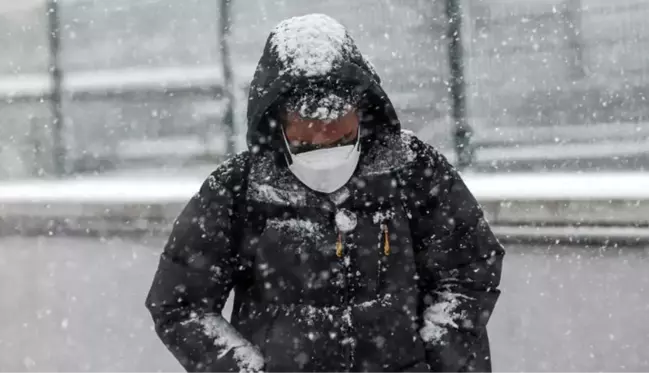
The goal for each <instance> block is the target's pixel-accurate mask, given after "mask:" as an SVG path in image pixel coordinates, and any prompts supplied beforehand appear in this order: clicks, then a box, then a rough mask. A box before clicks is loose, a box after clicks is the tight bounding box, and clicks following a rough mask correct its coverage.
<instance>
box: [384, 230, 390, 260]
mask: <svg viewBox="0 0 649 373" xmlns="http://www.w3.org/2000/svg"><path fill="white" fill-rule="evenodd" d="M383 254H384V255H385V256H388V255H390V233H389V232H388V224H387V223H385V224H383Z"/></svg>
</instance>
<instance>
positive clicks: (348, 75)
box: [147, 14, 504, 372]
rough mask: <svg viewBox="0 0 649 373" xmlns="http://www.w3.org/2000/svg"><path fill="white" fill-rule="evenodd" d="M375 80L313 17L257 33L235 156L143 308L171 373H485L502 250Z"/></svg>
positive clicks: (172, 245) (219, 173) (180, 233)
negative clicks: (244, 129)
mask: <svg viewBox="0 0 649 373" xmlns="http://www.w3.org/2000/svg"><path fill="white" fill-rule="evenodd" d="M379 83H380V80H379V77H378V76H377V75H376V72H375V71H374V69H373V68H372V67H371V66H370V64H369V63H368V62H367V61H366V60H365V59H364V58H363V56H362V55H361V54H360V52H359V51H358V48H357V47H356V46H355V45H354V43H353V41H352V39H351V37H350V36H349V34H348V33H347V31H346V30H345V28H344V27H343V26H342V25H340V24H339V23H338V22H336V21H335V20H333V19H331V18H329V17H327V16H325V15H318V14H314V15H307V16H303V17H296V18H291V19H288V20H285V21H283V22H281V23H280V24H279V25H278V26H277V27H276V28H275V29H274V30H273V31H272V32H271V34H270V37H269V39H268V41H267V43H266V47H265V49H264V53H263V56H262V57H261V60H260V62H259V65H258V67H257V70H256V72H255V76H254V78H253V81H252V86H251V88H250V97H249V107H248V136H247V140H248V147H249V151H246V152H243V153H241V154H239V155H237V156H235V157H234V158H232V159H230V160H229V161H226V162H225V163H224V164H222V165H220V166H219V167H218V168H217V169H216V171H214V173H212V175H211V176H210V177H209V178H208V179H207V180H206V181H205V183H204V184H203V186H202V187H201V189H200V191H199V192H198V193H197V194H196V195H195V196H194V197H193V198H192V199H191V201H190V202H189V203H188V205H187V206H186V207H185V209H184V210H183V212H182V213H181V214H180V216H179V218H178V220H177V221H176V223H175V226H174V229H173V232H172V233H171V237H170V238H169V241H168V243H167V245H166V247H165V249H164V252H163V254H162V256H161V259H160V263H159V267H158V271H157V273H156V275H155V278H154V280H153V285H152V287H151V291H150V293H149V296H148V299H147V306H148V308H149V310H150V311H151V314H152V316H153V319H154V321H155V325H156V330H157V333H158V335H159V336H160V338H161V339H162V341H163V342H164V343H165V345H166V346H167V347H168V348H169V350H170V351H171V352H172V353H173V354H174V355H175V357H176V358H177V359H178V360H179V362H180V363H181V364H182V365H183V366H184V367H185V369H187V370H190V371H239V370H244V371H262V370H263V371H413V372H414V371H430V370H432V371H472V370H478V371H488V370H490V369H491V362H490V353H489V342H488V338H487V331H486V325H487V321H488V319H489V316H490V315H491V313H492V311H493V309H494V305H495V303H496V299H497V298H498V295H499V291H498V290H497V287H498V284H499V282H500V271H501V262H502V257H503V254H504V251H503V248H502V247H501V245H500V244H499V243H498V241H497V240H496V238H495V237H494V235H493V234H492V233H491V231H490V229H489V226H488V224H487V222H486V221H485V219H484V217H483V214H482V211H481V209H480V207H479V205H478V203H477V202H476V200H475V199H474V198H473V196H472V195H471V193H470V192H469V191H468V189H467V187H466V186H465V184H464V183H463V182H462V180H461V178H460V176H459V175H458V173H457V172H456V171H455V170H454V169H453V168H452V167H451V165H449V164H448V162H447V161H446V160H445V158H444V157H443V156H442V155H440V154H439V153H438V152H437V151H435V150H434V149H433V148H432V147H431V146H429V145H427V144H424V143H422V142H421V141H420V140H418V139H417V138H416V137H414V136H413V135H410V134H407V133H404V132H402V131H401V129H400V124H399V120H398V119H397V115H396V113H395V110H394V108H393V106H392V104H391V103H390V101H389V99H388V98H387V95H386V94H385V92H384V91H383V89H382V88H381V86H380V84H379ZM231 290H234V295H235V296H234V309H233V313H232V317H231V320H230V322H228V321H227V320H226V319H225V318H224V317H222V316H221V313H222V311H223V307H224V304H225V302H226V299H227V298H228V295H229V294H230V292H231Z"/></svg>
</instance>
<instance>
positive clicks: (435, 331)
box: [419, 292, 471, 345]
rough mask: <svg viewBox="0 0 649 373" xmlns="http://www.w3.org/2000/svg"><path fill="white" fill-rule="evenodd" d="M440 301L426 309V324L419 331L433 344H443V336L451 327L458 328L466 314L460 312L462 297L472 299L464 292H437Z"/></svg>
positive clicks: (425, 339)
mask: <svg viewBox="0 0 649 373" xmlns="http://www.w3.org/2000/svg"><path fill="white" fill-rule="evenodd" d="M437 295H438V296H439V302H437V303H434V304H432V305H430V306H429V307H428V308H426V310H425V311H424V315H423V316H424V317H423V321H424V325H423V327H422V328H421V330H420V331H419V335H420V336H421V338H422V339H423V340H424V341H426V342H429V343H432V344H439V345H443V344H444V341H443V337H444V335H446V333H448V330H449V328H455V329H457V328H458V327H459V326H458V322H461V321H462V320H463V319H464V318H466V315H465V314H463V313H462V312H458V311H457V308H458V307H459V306H460V303H461V299H471V298H468V297H467V296H465V295H462V294H456V293H451V292H437Z"/></svg>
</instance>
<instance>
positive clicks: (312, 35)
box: [270, 14, 353, 77]
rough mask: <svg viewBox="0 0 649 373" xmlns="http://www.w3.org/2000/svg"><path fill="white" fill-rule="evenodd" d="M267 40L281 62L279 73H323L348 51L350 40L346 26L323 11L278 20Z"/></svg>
mask: <svg viewBox="0 0 649 373" xmlns="http://www.w3.org/2000/svg"><path fill="white" fill-rule="evenodd" d="M270 43H271V44H272V46H273V48H274V49H275V50H276V51H277V55H278V57H279V60H280V62H281V63H282V70H281V73H287V74H291V75H303V76H306V77H314V76H323V75H327V74H329V73H331V71H332V70H333V68H334V64H335V63H337V62H340V61H341V60H342V59H343V52H347V53H349V52H350V51H351V49H352V45H353V41H352V40H351V38H350V37H349V36H348V35H347V30H345V27H344V26H343V25H341V24H340V23H338V21H336V20H335V19H333V18H331V17H329V16H327V15H324V14H309V15H305V16H301V17H293V18H289V19H287V20H284V21H282V22H280V23H279V24H278V25H277V26H276V27H275V29H274V30H273V33H272V36H271V38H270Z"/></svg>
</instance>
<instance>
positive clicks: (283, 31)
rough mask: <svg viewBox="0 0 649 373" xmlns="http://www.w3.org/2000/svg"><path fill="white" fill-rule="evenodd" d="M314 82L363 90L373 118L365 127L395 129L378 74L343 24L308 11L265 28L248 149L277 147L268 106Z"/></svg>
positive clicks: (251, 104)
mask: <svg viewBox="0 0 649 373" xmlns="http://www.w3.org/2000/svg"><path fill="white" fill-rule="evenodd" d="M318 82H326V84H329V85H333V86H334V87H335V86H337V85H343V86H349V87H354V88H353V93H354V94H358V95H359V96H361V95H363V96H364V97H365V99H367V100H368V101H369V103H368V105H367V106H368V107H371V108H372V110H374V111H375V112H371V113H368V116H372V117H373V118H375V120H374V121H373V123H374V124H373V128H366V130H367V131H369V132H371V133H376V132H388V133H399V131H400V128H401V125H400V123H399V120H398V118H397V114H396V112H395V110H394V108H393V106H392V103H391V102H390V100H389V99H388V97H387V94H386V93H385V92H384V91H383V88H382V87H381V85H380V84H381V79H380V78H379V76H378V75H377V73H376V70H375V69H374V68H373V66H372V65H371V64H370V63H369V61H368V60H367V59H366V58H365V57H364V56H363V55H362V54H361V52H360V50H359V48H358V47H357V45H356V44H355V43H354V40H353V39H352V37H351V36H350V34H349V32H348V31H347V30H346V28H345V27H344V26H343V25H342V24H340V23H339V22H338V21H336V20H335V19H333V18H331V17H329V16H327V15H324V14H308V15H304V16H299V17H293V18H289V19H286V20H284V21H282V22H280V23H279V24H278V25H277V26H275V27H274V28H273V29H272V30H271V32H270V35H269V37H268V40H267V42H266V45H265V47H264V51H263V53H262V56H261V58H260V59H259V63H258V64H257V68H256V70H255V75H254V77H253V79H252V82H251V84H250V91H249V97H248V114H247V115H248V134H247V142H248V148H249V149H251V150H252V151H253V152H257V151H260V150H274V151H277V150H279V149H282V148H283V142H282V141H281V137H280V135H281V133H280V132H279V131H278V126H277V125H276V122H275V120H276V119H277V118H272V117H268V115H269V114H271V115H276V113H274V110H273V109H274V105H276V104H277V102H279V101H280V100H281V99H282V98H283V97H284V95H286V94H287V93H288V92H290V91H291V90H300V89H303V88H304V87H308V86H312V85H314V84H315V85H317V83H318ZM342 109H345V108H344V107H343V108H342ZM335 114H337V115H339V114H340V113H335ZM379 128H382V129H381V131H377V129H379Z"/></svg>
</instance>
